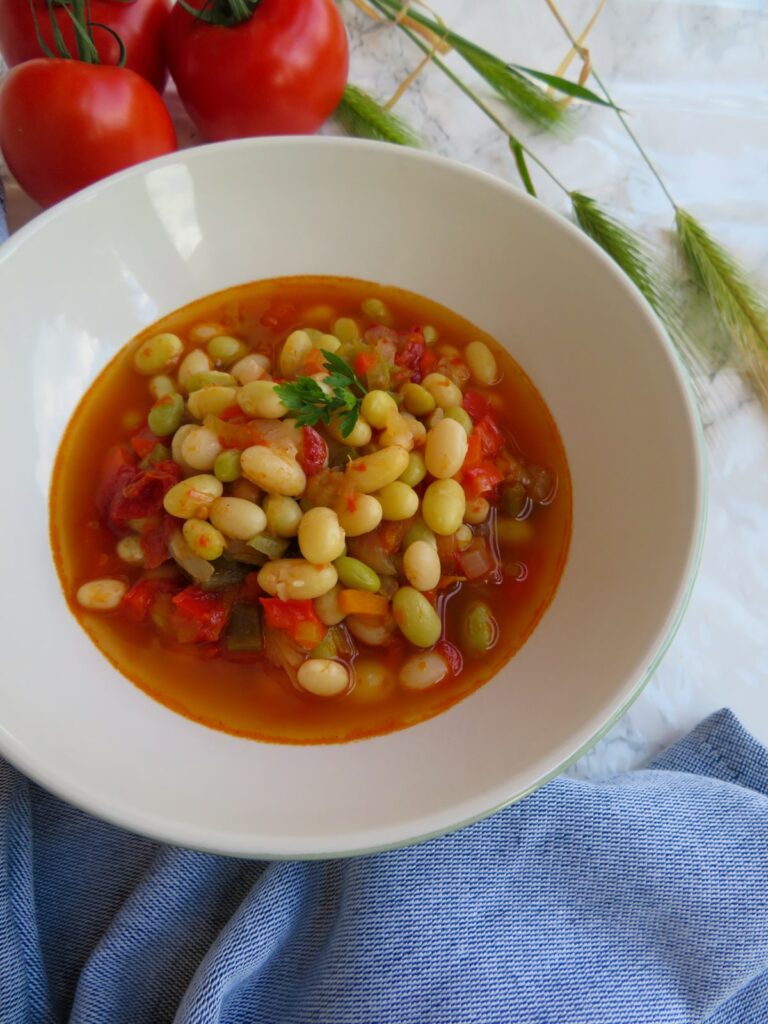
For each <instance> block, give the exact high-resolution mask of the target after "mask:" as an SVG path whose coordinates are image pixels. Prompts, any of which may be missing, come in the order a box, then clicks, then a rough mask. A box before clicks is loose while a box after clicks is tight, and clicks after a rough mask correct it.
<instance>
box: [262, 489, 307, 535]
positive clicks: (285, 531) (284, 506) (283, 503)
mask: <svg viewBox="0 0 768 1024" xmlns="http://www.w3.org/2000/svg"><path fill="white" fill-rule="evenodd" d="M264 511H265V512H266V515H267V526H268V527H269V530H270V533H274V535H275V536H276V537H295V536H296V534H297V533H298V532H299V523H300V522H301V517H302V516H303V515H304V513H303V512H302V511H301V505H299V503H298V501H294V499H293V498H286V496H285V495H284V494H269V495H268V496H267V497H266V499H265V501H264Z"/></svg>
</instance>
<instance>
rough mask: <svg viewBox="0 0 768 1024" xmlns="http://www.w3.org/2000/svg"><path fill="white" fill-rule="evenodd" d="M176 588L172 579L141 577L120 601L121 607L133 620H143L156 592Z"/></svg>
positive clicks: (169, 590) (160, 592)
mask: <svg viewBox="0 0 768 1024" xmlns="http://www.w3.org/2000/svg"><path fill="white" fill-rule="evenodd" d="M175 589H176V584H175V583H174V582H173V580H147V579H141V580H139V581H138V582H137V583H134V585H133V586H132V587H131V589H130V590H129V591H128V592H127V593H126V594H125V596H124V597H123V600H122V601H121V603H120V607H121V609H122V610H123V611H124V612H125V614H126V615H127V616H128V618H129V619H133V621H134V622H144V621H145V620H146V618H147V616H148V615H149V611H150V608H151V607H152V604H153V602H154V601H155V598H156V597H157V595H158V594H167V593H170V592H171V591H172V590H175Z"/></svg>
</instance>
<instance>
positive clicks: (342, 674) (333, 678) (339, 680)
mask: <svg viewBox="0 0 768 1024" xmlns="http://www.w3.org/2000/svg"><path fill="white" fill-rule="evenodd" d="M296 678H297V679H298V681H299V686H300V687H301V688H302V690H306V691H307V693H313V694H314V695H315V696H316V697H337V696H338V695H339V694H340V693H344V691H345V690H346V689H348V688H349V672H348V671H347V667H346V665H342V664H341V662H340V661H331V659H330V658H309V659H308V660H307V661H305V662H303V664H301V665H299V668H298V671H297V673H296Z"/></svg>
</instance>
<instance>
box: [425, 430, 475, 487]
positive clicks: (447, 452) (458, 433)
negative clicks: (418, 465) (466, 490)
mask: <svg viewBox="0 0 768 1024" xmlns="http://www.w3.org/2000/svg"><path fill="white" fill-rule="evenodd" d="M467 447H468V439H467V432H466V430H465V429H464V427H462V425H461V424H460V423H457V422H456V420H452V419H449V418H448V417H446V418H445V419H442V420H440V422H439V423H438V424H436V425H435V426H434V427H432V429H431V430H430V432H429V433H428V434H427V443H426V445H425V447H424V462H425V463H426V465H427V470H428V471H429V472H430V473H431V474H432V476H434V477H436V478H437V479H438V480H447V479H448V478H449V477H452V476H455V475H456V474H457V473H458V472H459V470H460V469H461V466H462V463H463V462H464V459H465V458H466V454H467Z"/></svg>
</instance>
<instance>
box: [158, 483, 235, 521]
mask: <svg viewBox="0 0 768 1024" xmlns="http://www.w3.org/2000/svg"><path fill="white" fill-rule="evenodd" d="M223 490H224V485H223V484H222V482H221V480H217V479H216V477H215V476H210V475H209V474H207V473H201V474H199V475H198V476H190V477H188V478H187V479H186V480H182V481H180V482H179V483H178V484H174V486H173V487H172V488H171V489H170V490H169V491H167V492H166V495H165V497H164V498H163V507H164V508H165V511H166V512H168V513H169V514H170V515H172V516H176V517H177V518H178V519H192V518H194V517H195V516H199V517H201V518H205V516H207V515H208V510H209V509H210V507H211V505H212V504H213V502H214V501H215V500H216V498H220V497H221V495H222V492H223Z"/></svg>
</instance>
